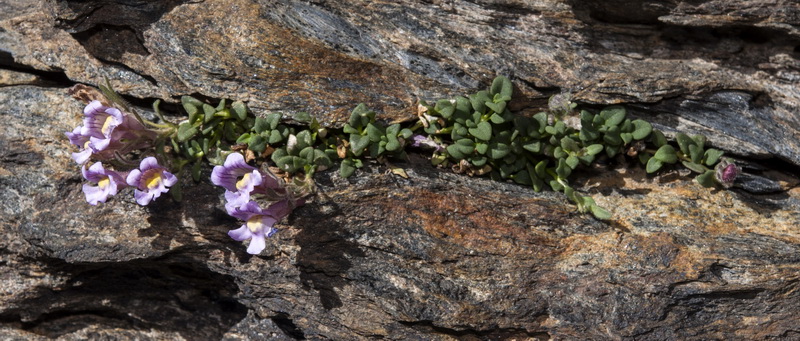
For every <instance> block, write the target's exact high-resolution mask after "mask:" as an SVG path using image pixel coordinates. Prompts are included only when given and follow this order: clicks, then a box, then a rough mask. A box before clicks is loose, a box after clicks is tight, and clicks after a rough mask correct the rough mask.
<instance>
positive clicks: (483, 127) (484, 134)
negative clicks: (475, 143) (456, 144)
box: [469, 122, 492, 141]
mask: <svg viewBox="0 0 800 341" xmlns="http://www.w3.org/2000/svg"><path fill="white" fill-rule="evenodd" d="M469 133H470V134H472V136H475V137H476V138H478V139H481V140H484V141H489V140H490V139H491V138H492V124H491V123H489V122H481V123H478V126H477V127H475V128H469Z"/></svg>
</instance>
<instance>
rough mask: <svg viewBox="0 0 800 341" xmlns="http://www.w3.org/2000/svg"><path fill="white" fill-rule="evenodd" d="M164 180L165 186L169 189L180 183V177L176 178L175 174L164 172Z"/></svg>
mask: <svg viewBox="0 0 800 341" xmlns="http://www.w3.org/2000/svg"><path fill="white" fill-rule="evenodd" d="M163 179H164V180H163V181H164V186H167V187H172V186H175V184H176V183H177V182H178V177H176V176H175V175H174V174H172V173H170V172H167V171H164V176H163Z"/></svg>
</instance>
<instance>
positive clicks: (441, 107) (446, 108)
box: [433, 99, 456, 119]
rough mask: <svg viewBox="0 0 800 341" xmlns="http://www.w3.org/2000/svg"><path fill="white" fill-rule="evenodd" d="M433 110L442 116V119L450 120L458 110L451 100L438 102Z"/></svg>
mask: <svg viewBox="0 0 800 341" xmlns="http://www.w3.org/2000/svg"><path fill="white" fill-rule="evenodd" d="M433 109H434V110H436V111H437V112H438V113H439V114H441V115H442V117H444V118H446V119H449V118H450V117H451V116H453V112H455V109H456V108H455V107H454V106H453V103H451V102H450V101H449V100H446V99H440V100H439V101H438V102H436V106H435V107H434V108H433Z"/></svg>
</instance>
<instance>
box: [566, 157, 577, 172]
mask: <svg viewBox="0 0 800 341" xmlns="http://www.w3.org/2000/svg"><path fill="white" fill-rule="evenodd" d="M565 162H566V163H567V166H569V168H572V169H575V167H578V163H579V162H580V160H578V158H577V157H575V156H572V155H570V156H569V157H567V160H566V161H565Z"/></svg>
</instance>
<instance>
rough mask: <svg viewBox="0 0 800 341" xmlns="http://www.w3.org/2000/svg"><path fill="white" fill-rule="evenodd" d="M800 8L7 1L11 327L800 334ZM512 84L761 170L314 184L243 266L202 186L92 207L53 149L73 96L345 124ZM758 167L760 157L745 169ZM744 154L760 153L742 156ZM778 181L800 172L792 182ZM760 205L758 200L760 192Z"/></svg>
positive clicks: (425, 335)
mask: <svg viewBox="0 0 800 341" xmlns="http://www.w3.org/2000/svg"><path fill="white" fill-rule="evenodd" d="M798 14H800V7H798V5H797V4H796V3H794V2H791V1H777V2H774V3H773V2H770V4H769V5H766V4H765V2H764V1H757V0H753V1H739V2H734V3H731V2H728V1H722V0H718V1H714V0H709V1H692V2H678V1H646V2H645V1H642V2H627V1H624V2H623V1H588V2H583V1H581V2H578V1H566V0H565V1H534V2H523V1H508V2H497V1H458V0H456V1H433V2H427V3H418V2H412V1H397V2H379V3H375V2H367V1H347V2H345V1H315V2H311V3H309V2H299V1H297V2H295V1H269V2H268V1H244V0H226V1H205V2H193V1H177V0H175V1H164V2H140V1H129V0H126V1H114V2H111V1H86V2H84V1H80V2H79V1H33V0H24V1H3V2H0V117H2V119H3V122H4V124H3V125H2V126H0V190H2V192H3V195H2V196H0V209H1V210H2V217H3V218H2V220H0V233H2V238H0V246H1V247H0V278H2V283H3V285H2V291H0V335H2V338H3V339H12V340H45V339H52V338H57V339H63V340H83V339H186V340H219V339H223V340H251V339H304V338H305V339H338V340H349V339H371V338H387V339H435V340H453V339H466V340H483V339H486V340H498V339H516V340H524V339H531V340H534V339H539V340H546V339H554V340H559V339H637V340H665V339H695V340H708V339H746V340H753V339H758V340H761V339H775V340H796V339H800V328H798V326H799V325H800V318H798V317H797V316H796V307H797V306H798V304H800V290H798V283H800V228H798V226H800V190H799V189H798V188H797V187H796V185H797V179H796V172H797V169H798V168H797V167H798V166H800V142H798V141H800V134H799V133H798V129H800V122H798V121H800V118H799V117H800V115H799V114H798V109H800V90H798V87H797V85H798V80H800V67H798V65H800V64H798V59H800V56H799V55H798V50H799V49H800V48H798V46H800V33H799V32H798V27H800V19H798V18H800V15H798ZM496 74H507V75H510V76H511V79H512V81H513V82H514V84H515V86H516V88H517V89H516V90H517V98H518V99H517V100H516V104H515V107H514V109H515V110H518V111H520V112H523V113H524V112H532V111H536V110H540V109H541V107H543V106H545V105H546V98H547V97H548V96H549V95H551V94H554V93H558V92H561V91H564V90H571V91H572V92H574V93H575V96H576V98H577V99H578V100H580V101H583V102H585V103H589V104H607V103H627V104H628V105H629V106H630V107H631V108H634V109H635V112H634V113H635V114H636V115H638V116H641V117H644V118H647V119H649V120H653V121H655V122H657V123H658V125H659V126H660V127H661V128H664V129H665V130H668V131H670V130H672V131H675V130H679V131H686V132H702V133H705V134H707V135H709V136H710V138H711V142H712V143H713V144H715V145H717V146H719V147H721V148H723V149H726V150H727V151H729V152H731V153H732V154H733V155H735V156H738V157H741V158H751V159H750V161H746V162H745V164H747V167H748V171H749V172H750V173H753V175H749V176H750V177H751V178H749V180H747V181H743V182H741V183H740V184H738V187H737V188H734V189H733V190H730V191H720V190H717V191H708V190H704V189H703V188H701V187H700V186H699V185H697V184H695V183H692V182H691V181H689V180H687V178H685V177H682V176H680V174H677V173H676V172H672V173H665V174H662V175H659V176H655V177H653V176H647V175H645V174H644V171H643V170H642V169H640V168H637V167H633V166H631V167H617V168H612V169H607V170H603V171H594V172H593V173H594V174H592V175H591V177H590V176H589V174H587V175H586V176H584V177H581V178H579V179H577V183H578V184H580V188H581V189H582V190H583V191H585V192H587V193H590V194H592V195H593V196H594V197H595V199H596V200H598V202H599V204H601V205H602V206H605V207H609V208H610V209H611V211H612V213H613V214H614V219H613V220H612V221H611V222H609V223H603V222H599V221H596V220H594V219H592V218H590V217H588V216H585V215H580V214H577V213H575V212H574V211H573V207H572V206H571V205H570V204H568V203H567V202H566V201H565V200H564V199H563V198H562V197H561V196H560V195H558V194H557V193H549V192H545V193H533V192H532V191H530V190H528V189H526V188H523V187H519V186H516V185H511V184H505V183H497V182H492V181H489V180H485V179H479V178H468V177H465V176H461V175H455V174H450V173H449V172H445V171H440V170H436V169H434V168H432V167H430V166H429V165H428V162H427V161H426V160H422V159H420V158H419V157H413V158H412V159H411V160H410V161H409V162H407V163H405V164H403V165H402V166H403V167H404V168H406V169H407V172H408V173H409V179H402V178H398V177H395V176H392V175H389V174H387V173H385V169H384V168H382V167H380V166H375V165H373V166H371V167H368V168H367V169H366V170H365V171H363V172H360V173H358V174H357V176H356V177H355V178H353V179H349V180H344V179H341V178H339V177H338V176H337V175H335V174H333V173H323V174H319V175H318V182H319V185H320V187H321V190H322V194H321V195H320V196H318V197H317V198H315V200H314V202H312V203H310V204H308V205H306V206H304V207H303V208H301V209H299V210H297V211H295V213H294V214H293V215H292V216H291V217H290V219H289V220H288V221H284V222H283V223H282V224H280V225H279V227H281V232H280V233H278V234H277V235H276V236H274V238H272V239H270V240H269V241H268V244H267V249H266V250H265V251H264V252H263V253H262V254H261V255H259V256H250V255H248V254H247V253H245V251H244V247H242V245H241V243H239V242H235V241H233V240H231V239H230V238H229V237H228V236H227V235H226V232H227V230H229V229H232V228H235V227H236V226H237V222H236V221H235V219H233V218H230V217H228V216H227V215H226V214H225V212H224V210H223V209H222V206H221V200H222V199H221V194H222V193H221V192H220V191H219V190H218V188H215V187H213V186H212V185H211V184H209V183H208V182H207V181H203V182H201V183H199V184H197V185H194V186H190V187H188V188H187V189H186V191H187V193H185V196H186V197H190V198H193V199H192V200H191V201H188V200H187V201H184V202H183V203H175V202H172V201H170V200H169V199H168V198H164V199H159V200H158V201H157V202H156V204H155V205H152V206H150V207H147V208H143V207H140V206H138V205H137V204H136V203H135V202H134V201H133V199H132V196H131V195H130V193H127V195H120V196H118V197H115V198H114V199H112V200H111V201H110V202H109V203H106V204H102V205H100V206H97V207H93V206H90V205H88V204H86V203H85V201H84V200H83V194H82V193H81V181H82V180H81V176H80V173H79V171H78V168H77V166H75V165H74V163H73V162H72V161H71V159H70V155H69V154H70V152H71V151H73V149H72V148H71V147H70V146H69V143H68V141H67V139H66V138H65V137H64V135H63V132H65V131H70V130H72V128H73V127H74V126H75V125H77V124H78V123H79V117H80V114H81V109H82V104H81V103H79V102H78V101H75V100H73V99H72V98H70V97H69V95H68V94H67V88H68V87H69V86H71V85H72V84H74V83H76V82H80V83H88V84H97V83H98V82H100V81H101V80H102V79H103V77H104V76H105V77H108V78H109V79H110V80H111V82H112V84H113V85H114V86H115V88H116V89H117V90H119V91H120V92H122V93H123V94H124V95H126V96H128V98H129V99H130V100H132V101H133V102H134V103H135V104H141V105H143V106H146V105H149V102H150V101H151V99H152V98H163V99H165V100H172V101H174V100H176V99H177V98H179V97H180V96H181V95H183V94H197V95H202V96H208V97H228V98H234V99H244V100H248V101H249V103H250V105H251V107H253V108H254V110H255V111H256V112H259V113H265V112H266V111H267V110H276V111H280V112H283V113H285V114H286V116H287V118H289V117H291V115H292V114H293V113H295V112H297V111H302V110H307V111H309V112H310V113H311V114H313V115H314V116H316V117H319V118H320V119H321V120H323V121H324V122H325V123H326V124H329V125H334V126H335V125H337V124H339V123H340V122H341V121H342V119H343V117H345V116H346V115H347V112H349V110H351V109H352V107H353V106H354V104H355V103H358V102H365V103H367V104H369V105H370V106H371V107H373V108H375V109H377V110H378V111H379V112H380V113H381V117H382V118H383V119H386V120H408V119H411V118H413V116H414V111H413V108H414V107H415V102H416V101H417V100H418V99H426V100H432V99H438V98H442V97H445V96H451V95H454V94H463V93H466V92H468V91H472V90H475V89H477V88H483V87H485V86H486V85H487V83H488V81H489V80H490V79H491V78H493V77H494V76H495V75H496ZM752 158H756V159H759V160H755V159H752ZM748 162H749V163H748ZM793 173H794V174H793ZM754 193H760V194H754Z"/></svg>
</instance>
